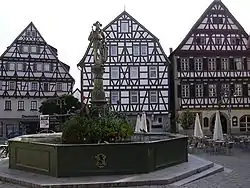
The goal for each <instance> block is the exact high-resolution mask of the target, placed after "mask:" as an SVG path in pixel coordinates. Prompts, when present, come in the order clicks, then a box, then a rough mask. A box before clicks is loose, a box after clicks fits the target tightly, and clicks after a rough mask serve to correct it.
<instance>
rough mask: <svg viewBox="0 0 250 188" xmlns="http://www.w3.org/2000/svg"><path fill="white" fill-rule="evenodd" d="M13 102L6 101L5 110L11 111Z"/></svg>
mask: <svg viewBox="0 0 250 188" xmlns="http://www.w3.org/2000/svg"><path fill="white" fill-rule="evenodd" d="M11 107H12V106H11V100H6V101H5V102H4V110H11Z"/></svg>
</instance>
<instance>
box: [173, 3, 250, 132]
mask: <svg viewBox="0 0 250 188" xmlns="http://www.w3.org/2000/svg"><path fill="white" fill-rule="evenodd" d="M247 42H248V34H247V33H246V32H245V30H244V28H243V27H242V26H241V25H240V23H239V22H238V21H237V20H236V19H235V17H234V16H233V15H232V14H231V13H230V11H229V10H228V8H227V7H226V6H225V5H224V4H223V3H222V2H221V1H220V0H214V1H213V2H212V3H211V4H210V6H209V7H208V8H207V9H206V10H205V12H204V13H203V14H202V15H201V17H200V18H199V20H198V21H197V22H196V23H195V24H194V26H193V27H192V29H191V30H190V32H189V33H188V34H187V36H186V37H185V38H184V40H183V41H182V42H181V44H180V45H179V46H178V47H177V49H176V50H174V52H173V53H172V54H171V55H170V58H171V59H172V60H173V62H174V79H173V80H174V87H175V96H176V98H175V108H176V110H177V111H178V112H179V113H181V112H183V111H185V110H191V111H193V112H199V113H200V115H201V120H202V121H201V122H202V125H203V128H204V130H205V131H207V132H208V133H211V132H210V131H209V130H213V126H214V121H215V112H216V110H219V111H220V114H221V122H222V127H223V132H224V133H237V132H241V133H245V132H246V131H249V130H250V126H249V125H250V110H249V107H250V73H249V70H250V59H249V51H248V50H247Z"/></svg>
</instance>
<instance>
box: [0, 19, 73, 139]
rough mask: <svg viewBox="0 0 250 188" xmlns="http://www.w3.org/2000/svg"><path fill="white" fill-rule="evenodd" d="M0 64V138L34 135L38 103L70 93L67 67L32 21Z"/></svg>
mask: <svg viewBox="0 0 250 188" xmlns="http://www.w3.org/2000/svg"><path fill="white" fill-rule="evenodd" d="M0 64H1V71H0V96H1V99H0V104H1V105H0V106H1V109H0V136H3V137H6V136H10V135H11V134H15V135H16V134H19V132H26V133H34V132H35V131H36V129H37V126H38V125H39V121H38V120H39V117H38V115H39V112H38V110H39V106H40V104H41V102H42V101H43V100H45V99H47V98H49V97H54V96H58V95H63V94H70V93H71V92H72V89H73V85H74V79H73V78H72V76H71V75H70V74H69V69H70V67H69V66H68V65H66V64H64V63H63V62H61V61H60V60H59V59H58V55H57V49H56V48H54V47H52V46H50V45H49V44H47V43H46V41H45V40H44V39H43V37H42V35H41V34H40V33H39V31H38V30H37V28H36V27H35V26H34V24H33V23H32V22H31V23H30V24H29V25H28V26H27V27H26V28H25V29H24V30H23V31H22V32H21V34H20V35H19V36H18V37H17V38H16V39H15V40H14V41H13V43H12V44H11V45H10V46H8V47H7V49H6V50H5V52H4V53H3V54H2V55H1V56H0Z"/></svg>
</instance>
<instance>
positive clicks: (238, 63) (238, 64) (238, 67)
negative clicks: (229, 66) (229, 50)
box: [234, 58, 243, 70]
mask: <svg viewBox="0 0 250 188" xmlns="http://www.w3.org/2000/svg"><path fill="white" fill-rule="evenodd" d="M234 62H235V68H236V70H242V68H243V66H242V59H241V58H234Z"/></svg>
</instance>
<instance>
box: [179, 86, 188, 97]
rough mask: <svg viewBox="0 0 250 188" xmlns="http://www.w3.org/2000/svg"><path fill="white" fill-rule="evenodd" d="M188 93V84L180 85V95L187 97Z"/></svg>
mask: <svg viewBox="0 0 250 188" xmlns="http://www.w3.org/2000/svg"><path fill="white" fill-rule="evenodd" d="M189 95H190V90H189V85H181V96H182V97H184V98H185V97H189Z"/></svg>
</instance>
